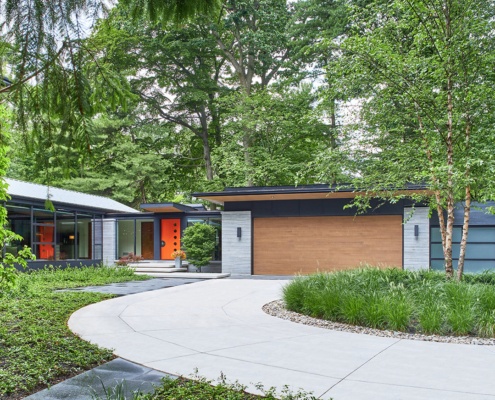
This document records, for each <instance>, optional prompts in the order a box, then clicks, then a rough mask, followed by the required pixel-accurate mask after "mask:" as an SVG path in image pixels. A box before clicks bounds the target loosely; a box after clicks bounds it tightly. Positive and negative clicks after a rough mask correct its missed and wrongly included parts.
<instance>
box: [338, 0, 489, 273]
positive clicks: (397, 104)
mask: <svg viewBox="0 0 495 400" xmlns="http://www.w3.org/2000/svg"><path fill="white" fill-rule="evenodd" d="M348 7H349V13H350V30H349V34H348V37H346V38H345V40H344V41H343V43H342V45H341V47H340V50H341V51H342V57H341V58H339V60H338V62H337V63H336V64H335V66H336V68H338V71H339V76H340V78H341V80H340V87H341V90H342V91H343V92H345V91H348V92H351V93H356V88H357V87H359V90H360V97H361V102H362V109H361V111H362V112H361V114H360V118H361V120H360V124H358V127H357V128H358V129H359V135H358V136H359V140H358V142H359V145H358V146H357V148H356V155H355V157H354V158H355V160H356V161H357V160H362V162H359V163H357V167H356V168H357V172H358V173H359V176H360V179H359V181H360V184H361V185H362V186H363V187H367V188H372V190H374V191H376V190H377V189H390V188H392V189H394V188H398V187H403V186H404V185H405V184H406V183H407V182H414V183H421V182H423V183H425V184H427V185H428V187H429V188H430V189H431V190H432V191H433V196H432V197H430V198H429V199H430V201H431V205H432V207H433V208H434V209H435V210H436V211H437V213H438V216H439V220H440V229H441V233H442V244H443V249H444V257H445V268H446V272H447V274H448V275H449V276H452V274H453V262H452V234H453V225H454V207H455V203H456V202H459V201H461V202H463V204H464V221H463V236H462V241H461V252H460V255H459V263H458V277H459V278H460V277H461V276H462V272H463V263H464V256H465V248H466V242H467V235H468V227H469V218H470V210H471V203H472V201H473V200H478V201H485V200H487V199H493V198H494V191H493V184H492V179H491V176H493V173H494V171H495V163H494V161H495V159H494V156H493V154H494V151H495V147H494V143H495V140H494V139H495V137H494V134H495V132H494V129H493V126H494V115H495V114H494V111H495V110H494V105H495V104H494V99H495V93H494V87H495V86H494V84H495V82H494V74H493V65H494V61H495V60H494V56H495V52H494V44H495V41H494V34H495V30H494V23H495V18H494V17H495V15H494V12H495V7H494V3H493V2H492V1H482V0H475V1H470V2H465V1H461V0H433V1H423V0H394V1H392V2H370V3H369V4H368V5H366V6H364V7H363V6H362V5H361V4H359V2H350V3H349V5H348Z"/></svg>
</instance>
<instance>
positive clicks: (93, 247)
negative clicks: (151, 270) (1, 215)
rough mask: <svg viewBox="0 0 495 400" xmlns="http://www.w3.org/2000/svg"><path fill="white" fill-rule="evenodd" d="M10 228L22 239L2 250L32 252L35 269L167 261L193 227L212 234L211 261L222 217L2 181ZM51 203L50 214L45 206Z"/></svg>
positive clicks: (173, 206)
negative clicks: (125, 259) (134, 259)
mask: <svg viewBox="0 0 495 400" xmlns="http://www.w3.org/2000/svg"><path fill="white" fill-rule="evenodd" d="M6 182H7V184H8V185H9V187H8V194H9V196H10V200H9V201H8V202H7V204H6V208H7V215H8V220H9V224H10V229H11V230H12V231H14V232H15V233H17V234H19V235H20V236H22V238H23V239H22V240H21V241H19V242H17V243H9V245H8V246H6V247H5V249H4V251H6V252H10V253H17V252H18V250H19V249H20V248H22V247H23V246H24V245H26V246H28V247H30V248H31V250H32V252H33V254H35V255H36V261H33V262H30V263H29V264H30V266H31V267H34V268H37V267H43V266H44V265H46V264H52V265H66V264H71V265H80V264H81V263H82V264H83V265H89V264H94V263H101V262H103V263H105V264H108V265H112V264H113V263H114V262H115V260H116V259H118V258H119V257H122V256H126V255H128V254H129V253H134V254H139V255H142V257H143V258H144V259H149V260H171V256H170V255H171V253H172V251H174V250H176V249H180V237H181V234H182V231H183V230H184V229H185V228H186V227H187V226H188V225H191V224H193V223H197V222H201V223H207V224H210V225H213V226H214V227H215V228H216V229H217V236H218V240H217V248H216V250H215V255H214V257H215V259H217V260H220V257H221V242H220V239H221V237H220V229H221V215H220V212H216V211H207V210H205V209H204V207H203V206H201V205H192V206H187V205H182V204H174V203H166V204H146V205H142V208H143V211H144V212H140V211H138V210H135V209H133V208H131V207H128V206H126V205H124V204H121V203H119V202H117V201H114V200H111V199H108V198H105V197H102V196H94V195H89V194H84V193H80V192H75V191H71V190H65V189H58V188H54V187H48V186H45V185H39V184H35V183H28V182H22V181H19V180H15V179H6ZM47 200H50V202H51V205H52V206H53V209H52V210H50V209H48V208H47V207H46V201H47Z"/></svg>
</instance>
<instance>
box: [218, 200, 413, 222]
mask: <svg viewBox="0 0 495 400" xmlns="http://www.w3.org/2000/svg"><path fill="white" fill-rule="evenodd" d="M350 203H351V201H349V199H311V200H271V201H247V202H229V203H225V211H251V214H252V215H251V216H252V218H278V217H322V216H325V217H331V216H367V215H401V216H402V218H403V216H404V207H408V206H410V205H412V204H413V202H411V201H409V200H406V199H403V200H399V201H398V202H397V203H394V204H391V203H388V202H386V203H383V202H381V201H379V200H372V201H371V208H370V210H369V211H367V212H365V213H362V214H358V213H357V210H356V208H344V207H345V206H347V205H349V204H350Z"/></svg>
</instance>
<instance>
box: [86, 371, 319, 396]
mask: <svg viewBox="0 0 495 400" xmlns="http://www.w3.org/2000/svg"><path fill="white" fill-rule="evenodd" d="M256 388H257V389H258V391H259V392H261V393H262V394H261V395H257V394H252V393H248V392H246V386H244V385H241V384H239V383H238V382H235V383H229V382H228V381H227V379H226V377H225V376H221V377H220V378H219V379H218V381H217V382H213V381H210V380H208V379H206V378H204V377H201V376H199V375H197V374H196V375H195V376H194V379H192V380H191V379H187V378H184V377H179V378H177V379H172V378H164V379H163V380H162V385H161V386H159V387H157V388H156V390H155V391H154V392H153V393H146V394H143V393H140V392H136V393H134V394H133V395H131V396H129V393H128V390H127V389H126V382H125V381H123V382H120V383H119V384H118V385H117V386H115V387H113V388H105V391H106V396H105V397H103V398H102V397H101V396H96V395H95V396H93V400H103V399H104V400H125V399H132V400H182V399H187V400H258V399H267V400H275V399H280V400H316V397H314V396H313V395H311V394H310V393H307V392H304V391H297V392H293V391H291V390H290V389H289V388H288V387H284V388H283V389H282V391H281V392H279V393H277V391H276V389H275V388H269V389H265V388H264V387H263V386H262V385H257V386H256Z"/></svg>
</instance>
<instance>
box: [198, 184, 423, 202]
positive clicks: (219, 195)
mask: <svg viewBox="0 0 495 400" xmlns="http://www.w3.org/2000/svg"><path fill="white" fill-rule="evenodd" d="M430 193H431V192H430V191H429V190H427V189H426V188H425V187H424V186H420V185H411V186H409V187H407V188H405V189H397V190H387V191H379V192H370V191H368V192H365V191H355V189H353V188H338V187H331V186H328V185H312V186H299V187H297V186H296V187H294V186H292V187H286V186H279V187H276V186H274V187H259V188H256V187H250V188H227V189H225V190H224V191H223V192H210V193H193V196H194V197H196V198H198V199H202V200H207V201H210V202H212V203H215V204H220V205H224V204H225V203H229V202H243V201H277V200H316V199H353V198H355V197H357V196H361V195H367V196H370V195H371V196H380V195H381V196H383V195H385V194H388V196H413V195H429V194H430Z"/></svg>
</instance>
